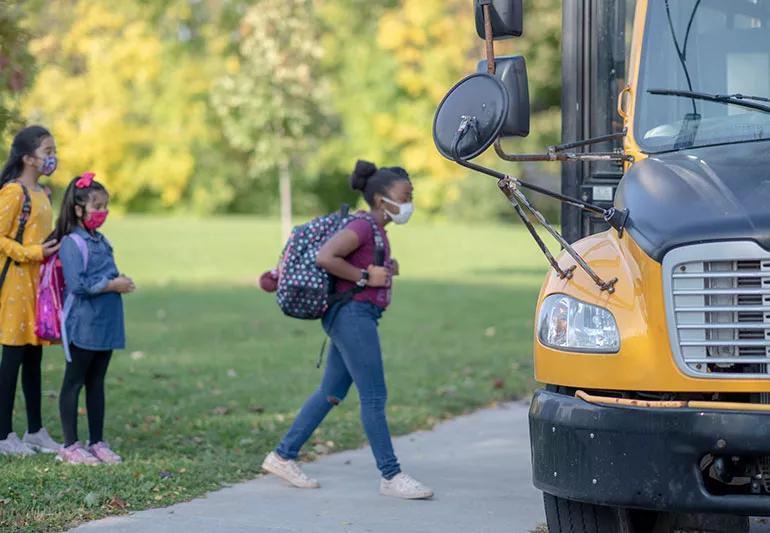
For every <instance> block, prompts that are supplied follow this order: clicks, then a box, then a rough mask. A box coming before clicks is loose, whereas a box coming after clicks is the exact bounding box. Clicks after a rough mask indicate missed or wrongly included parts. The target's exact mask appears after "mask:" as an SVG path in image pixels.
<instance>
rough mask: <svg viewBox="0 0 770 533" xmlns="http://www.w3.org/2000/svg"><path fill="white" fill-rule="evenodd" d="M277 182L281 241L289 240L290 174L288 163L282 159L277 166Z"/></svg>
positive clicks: (290, 225)
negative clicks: (279, 198)
mask: <svg viewBox="0 0 770 533" xmlns="http://www.w3.org/2000/svg"><path fill="white" fill-rule="evenodd" d="M278 181H279V188H280V196H281V235H282V236H283V241H284V242H286V240H287V239H288V238H289V234H291V228H292V223H291V173H290V172H289V161H288V159H284V160H283V161H281V163H280V165H279V166H278Z"/></svg>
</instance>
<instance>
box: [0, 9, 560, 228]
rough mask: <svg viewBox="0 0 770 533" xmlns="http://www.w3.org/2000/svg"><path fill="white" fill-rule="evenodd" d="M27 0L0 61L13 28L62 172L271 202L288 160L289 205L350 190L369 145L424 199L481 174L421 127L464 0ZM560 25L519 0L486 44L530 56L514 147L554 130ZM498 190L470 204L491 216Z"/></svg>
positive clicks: (326, 200)
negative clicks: (526, 127) (522, 129)
mask: <svg viewBox="0 0 770 533" xmlns="http://www.w3.org/2000/svg"><path fill="white" fill-rule="evenodd" d="M0 1H3V4H2V5H3V6H17V5H18V4H17V2H13V1H11V0H0ZM27 5H29V6H30V7H31V9H28V10H25V13H26V14H27V15H28V17H27V19H26V20H24V21H23V24H22V23H21V22H20V21H19V20H18V16H19V14H20V13H21V12H20V11H19V9H18V8H17V7H14V8H13V9H3V11H2V15H0V17H4V18H0V23H2V24H3V26H2V28H3V29H0V60H2V57H4V55H3V54H4V52H2V50H6V49H8V46H7V45H3V44H2V42H7V43H15V44H14V46H13V47H12V49H13V50H14V53H16V54H17V55H18V54H21V55H18V57H16V56H14V57H15V59H14V64H15V65H18V66H19V68H21V72H24V73H25V76H27V77H29V75H30V73H31V71H32V69H31V62H30V61H31V59H32V58H33V57H34V60H35V61H36V63H37V64H38V65H39V75H38V76H37V77H36V78H35V80H34V83H33V84H32V85H31V87H30V91H29V94H27V95H26V96H25V97H24V98H23V107H22V110H23V114H24V117H25V119H26V120H27V121H34V122H42V123H43V124H45V125H46V126H48V127H50V128H51V129H52V130H53V131H54V133H55V135H56V138H57V141H58V144H59V148H60V155H61V156H62V166H61V170H60V171H59V172H58V173H57V175H56V176H55V183H56V184H58V185H62V184H64V183H65V182H66V181H67V180H68V179H69V178H70V177H71V176H72V175H74V174H75V173H79V172H82V171H84V170H87V169H91V170H94V171H95V172H97V175H99V176H100V178H102V179H103V180H104V181H105V182H106V183H107V185H108V186H109V187H110V188H111V189H112V192H113V202H114V204H115V206H116V207H117V208H119V209H123V210H130V211H168V210H175V211H189V210H194V211H197V212H204V213H210V212H225V211H227V212H257V213H274V212H276V211H277V202H276V199H277V196H278V191H277V187H276V182H277V178H276V173H277V170H276V169H277V167H278V165H279V163H280V162H282V161H285V162H287V163H288V165H289V167H290V172H291V175H292V181H293V187H294V207H295V209H297V210H298V211H299V212H302V213H317V212H319V211H328V210H330V209H334V208H336V207H337V206H338V205H339V203H340V202H341V201H348V202H349V201H351V200H354V199H355V197H354V196H353V194H352V193H351V191H349V190H348V188H347V182H346V179H345V176H346V175H347V174H348V173H349V172H350V169H351V168H352V166H353V164H354V162H355V160H356V159H358V158H366V159H370V160H373V161H375V162H378V163H380V164H384V165H386V164H387V165H393V164H398V165H403V166H404V167H406V168H407V169H408V170H409V171H410V173H411V174H412V176H413V177H414V180H415V184H416V186H417V195H416V201H417V203H418V207H419V208H420V210H421V211H423V212H426V213H432V214H440V213H444V214H452V216H456V215H457V214H462V215H461V216H465V214H464V213H467V212H468V211H469V209H468V206H467V205H466V206H464V205H462V204H463V203H469V202H470V200H469V199H468V194H469V191H471V190H472V189H473V188H474V187H477V186H476V183H477V181H475V180H476V177H475V176H474V177H470V176H469V174H468V173H467V172H466V171H465V170H464V169H462V168H460V167H458V166H457V165H454V164H452V163H450V162H448V161H446V160H444V159H443V158H441V157H440V156H439V155H438V153H437V152H436V150H435V148H434V146H433V141H432V133H431V126H432V119H433V115H434V112H435V107H436V105H437V104H438V102H439V100H440V99H441V98H442V97H443V95H444V94H445V92H446V91H447V90H448V89H449V88H450V87H451V86H452V85H453V84H454V83H455V82H456V81H457V80H458V79H460V78H462V77H463V76H465V75H466V74H468V73H470V72H472V71H473V70H475V67H476V63H477V62H478V60H480V59H481V58H482V56H483V53H484V47H483V42H482V41H481V40H480V39H479V38H478V37H477V36H476V33H475V25H474V21H473V9H472V5H471V2H470V0H326V1H320V0H291V1H289V2H284V1H278V0H196V1H192V0H159V1H151V0H125V1H121V2H111V1H109V0H51V1H49V2H45V1H42V0H29V3H28V4H27ZM6 20H10V21H11V23H10V25H9V24H8V23H7V22H5V21H6ZM5 28H11V30H10V33H8V31H6V30H5ZM14 28H15V29H14ZM23 28H28V29H29V33H30V34H31V35H32V36H33V39H32V40H31V42H30V44H29V46H28V47H25V46H23V44H24V42H25V39H26V37H25V35H26V34H25V30H24V29H23ZM560 28H561V10H560V2H559V0H542V1H537V2H536V1H534V0H527V1H526V13H525V35H524V37H522V38H520V39H513V40H509V41H499V42H497V43H496V49H497V52H498V54H499V55H504V54H512V53H516V54H523V55H525V56H526V57H527V60H528V62H527V64H528V68H529V75H530V93H531V97H532V103H533V110H534V115H533V124H532V134H531V135H530V136H529V137H528V138H527V139H516V140H511V141H506V146H507V147H508V149H509V150H512V151H519V152H528V151H542V150H543V148H544V147H545V146H546V145H548V144H553V143H554V142H556V141H557V140H558V138H559V92H560V77H561V76H560V52H559V36H560ZM9 35H10V37H9ZM3 46H6V48H3ZM5 54H6V55H7V53H5ZM0 66H1V65H0ZM3 72H5V73H6V75H8V74H7V73H8V72H9V71H8V70H7V69H6V70H3V69H2V68H0V107H5V108H6V109H8V108H12V106H10V107H9V100H8V96H7V93H8V91H5V93H3V90H2V89H3V85H2V84H3V82H4V81H3V80H4V78H3V75H2V73H3ZM5 83H6V84H7V80H6V81H5ZM6 114H7V113H6ZM0 126H2V123H0ZM5 139H6V142H7V139H8V133H6V135H5ZM287 154H291V157H290V159H289V160H287V159H286V156H287ZM482 160H483V161H484V162H486V163H488V164H493V165H494V166H496V167H498V168H504V169H506V170H508V171H510V172H513V173H519V172H522V171H523V169H521V168H519V167H516V166H513V165H508V164H505V163H503V162H501V161H499V160H497V159H496V158H495V157H494V156H493V155H491V154H488V155H485V156H484V158H483V159H482ZM547 169H548V171H549V172H552V173H554V174H556V173H558V172H559V167H558V165H555V164H550V165H549V166H548V167H547ZM475 198H476V197H474V200H473V201H474V202H475V201H476V199H475ZM477 198H479V199H481V198H483V197H478V196H477ZM497 205H498V204H497V203H496V202H492V203H485V204H484V205H483V206H482V207H483V209H482V210H481V211H479V210H473V211H474V212H475V213H480V212H487V213H489V214H490V215H491V216H498V214H499V213H498V211H497V207H496V206H497Z"/></svg>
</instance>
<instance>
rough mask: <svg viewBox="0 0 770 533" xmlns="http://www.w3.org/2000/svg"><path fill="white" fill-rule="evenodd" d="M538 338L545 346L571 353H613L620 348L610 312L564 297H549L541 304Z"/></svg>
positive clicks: (616, 330) (561, 295)
mask: <svg viewBox="0 0 770 533" xmlns="http://www.w3.org/2000/svg"><path fill="white" fill-rule="evenodd" d="M538 336H539V337H540V342H542V343H543V344H545V345H546V346H549V347H551V348H556V349H559V350H565V351H571V352H601V353H615V352H617V351H618V350H619V349H620V334H619V333H618V326H617V324H616V323H615V317H613V316H612V313H610V312H609V311H608V310H607V309H604V308H602V307H597V306H595V305H591V304H587V303H585V302H581V301H580V300H576V299H575V298H572V297H570V296H567V295H566V294H552V295H551V296H548V297H547V298H546V299H545V301H543V305H542V306H541V307H540V317H539V319H538Z"/></svg>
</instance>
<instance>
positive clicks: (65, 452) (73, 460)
mask: <svg viewBox="0 0 770 533" xmlns="http://www.w3.org/2000/svg"><path fill="white" fill-rule="evenodd" d="M56 460H57V461H63V462H65V463H69V464H71V465H98V464H99V459H97V458H96V457H94V456H93V455H91V454H90V453H88V452H87V451H86V449H85V448H83V445H82V444H80V443H79V442H76V443H75V444H72V445H70V446H67V447H66V448H64V447H62V449H61V450H60V451H59V453H58V454H57V455H56Z"/></svg>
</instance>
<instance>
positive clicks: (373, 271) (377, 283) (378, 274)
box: [367, 265, 390, 287]
mask: <svg viewBox="0 0 770 533" xmlns="http://www.w3.org/2000/svg"><path fill="white" fill-rule="evenodd" d="M367 270H368V271H369V283H367V286H368V287H388V286H389V285H390V271H388V269H387V268H385V267H381V266H374V265H370V266H369V268H367Z"/></svg>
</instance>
